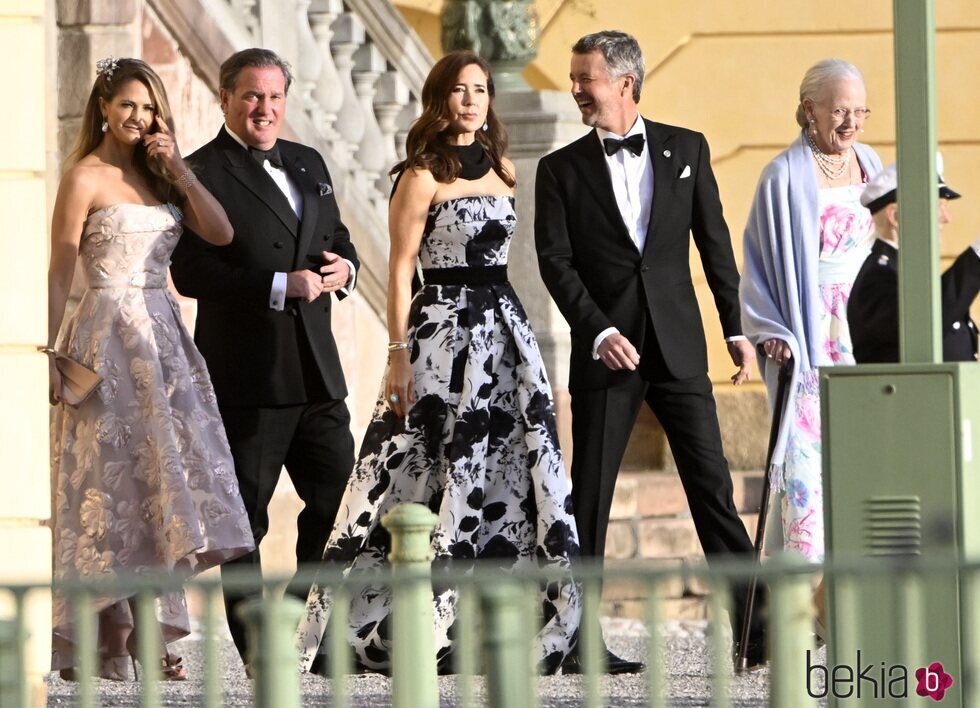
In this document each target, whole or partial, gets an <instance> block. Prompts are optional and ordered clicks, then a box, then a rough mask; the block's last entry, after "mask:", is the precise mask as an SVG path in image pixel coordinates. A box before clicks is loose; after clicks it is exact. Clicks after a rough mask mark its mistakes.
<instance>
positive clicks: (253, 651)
mask: <svg viewBox="0 0 980 708" xmlns="http://www.w3.org/2000/svg"><path fill="white" fill-rule="evenodd" d="M304 612H305V607H304V606H303V603H302V602H300V601H299V600H297V599H296V598H294V597H280V596H279V595H278V594H273V595H271V596H269V597H266V598H264V599H263V598H254V599H252V600H248V601H247V602H245V603H244V604H243V605H242V606H241V607H240V608H239V609H238V614H239V617H241V618H242V620H244V621H245V623H246V624H247V626H248V646H249V653H250V656H249V665H250V666H251V668H252V672H253V676H254V677H255V693H254V695H255V698H254V701H255V703H254V705H255V706H256V708H300V705H301V699H302V696H301V694H300V685H299V652H298V651H297V649H296V645H295V644H294V643H293V635H294V634H295V632H296V624H297V623H298V622H299V618H300V617H301V616H302V614H303V613H304Z"/></svg>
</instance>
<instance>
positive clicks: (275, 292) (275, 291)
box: [269, 273, 286, 312]
mask: <svg viewBox="0 0 980 708" xmlns="http://www.w3.org/2000/svg"><path fill="white" fill-rule="evenodd" d="M285 307H286V274H285V273H276V274H275V275H273V276H272V292H271V293H269V309H271V310H278V311H279V312H282V311H283V309H285Z"/></svg>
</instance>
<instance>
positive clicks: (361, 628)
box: [298, 52, 581, 672]
mask: <svg viewBox="0 0 980 708" xmlns="http://www.w3.org/2000/svg"><path fill="white" fill-rule="evenodd" d="M492 96H493V83H492V79H491V77H490V72H489V68H488V66H487V65H486V63H485V62H484V61H483V60H482V59H480V58H479V57H478V56H477V55H475V54H473V53H472V52H451V53H449V54H447V55H446V56H445V57H443V58H442V59H440V60H439V61H438V62H437V63H436V65H435V66H434V67H433V69H432V71H431V73H430V74H429V77H428V79H427V80H426V83H425V86H424V88H423V90H422V103H423V111H422V116H421V117H420V118H419V119H418V121H417V122H416V123H415V125H414V126H413V127H412V130H411V132H410V133H409V135H408V142H407V154H408V156H409V157H408V159H407V160H406V161H405V162H404V163H402V164H400V165H398V166H397V167H396V168H395V170H393V174H398V175H399V178H398V181H397V183H396V186H395V189H394V194H393V196H392V200H391V207H390V210H389V230H390V233H391V255H390V265H389V268H390V271H389V272H390V277H389V286H388V332H389V335H390V338H391V343H390V344H389V346H388V349H389V352H390V355H389V363H388V370H387V372H386V375H385V379H384V383H383V386H382V393H381V396H380V398H379V400H378V403H377V406H376V408H375V411H374V417H373V418H372V420H371V423H370V425H369V426H368V429H367V432H366V434H365V436H364V442H363V444H362V447H361V451H360V455H359V459H358V462H357V464H356V465H355V468H354V472H353V474H352V475H351V478H350V481H349V483H348V486H347V491H346V493H345V494H344V498H343V501H342V503H341V507H340V511H339V513H338V515H337V522H336V525H335V526H334V529H333V533H332V534H331V536H330V539H329V540H328V541H327V547H326V552H325V555H324V559H325V561H326V562H329V563H336V564H338V565H340V566H341V567H343V568H345V569H346V570H347V571H348V572H349V573H350V574H352V575H356V576H358V577H363V576H364V575H369V574H370V573H371V572H372V570H375V569H377V568H379V567H381V566H382V565H383V564H384V563H385V562H386V560H385V558H386V555H387V553H388V551H389V550H390V548H389V546H390V539H389V537H388V534H387V532H386V531H385V530H384V529H383V528H382V527H381V525H380V524H379V520H380V518H381V517H382V516H383V515H384V514H385V512H386V511H388V510H389V509H391V508H392V507H394V506H395V505H397V504H400V503H403V502H418V503H422V504H425V505H426V506H428V507H429V508H430V509H431V510H432V511H433V512H434V513H435V514H436V516H437V517H438V524H437V526H436V529H435V532H434V534H433V536H432V541H431V543H432V551H433V555H434V557H435V559H436V561H435V562H436V564H439V565H443V566H450V565H451V566H452V567H453V568H454V569H456V570H466V569H467V568H469V567H471V566H472V564H473V562H474V560H481V561H484V562H486V563H492V564H495V565H496V566H497V567H499V568H501V569H502V570H504V571H510V570H512V569H517V568H521V567H552V568H557V569H566V570H567V569H568V567H569V563H570V559H571V558H572V557H573V556H575V555H577V552H578V539H577V534H576V531H575V522H574V519H573V516H572V513H571V508H570V493H569V487H568V482H567V480H566V477H565V467H564V464H563V462H562V456H561V451H560V449H559V447H558V436H557V433H556V427H555V414H554V408H553V405H552V399H551V389H550V387H549V385H548V379H547V377H546V375H545V371H544V366H543V364H542V362H541V356H540V353H539V351H538V346H537V342H536V341H535V339H534V334H533V333H532V332H531V328H530V326H529V324H528V322H527V316H526V314H525V312H524V308H523V307H522V306H521V303H520V301H519V300H518V299H517V295H516V293H515V292H514V289H513V288H512V287H511V285H510V283H509V282H508V281H507V250H508V247H509V244H510V239H511V237H512V236H513V234H514V228H515V224H516V214H515V211H514V197H513V186H514V177H513V175H514V166H513V164H512V163H511V162H510V160H507V159H506V158H504V157H503V152H504V148H505V147H506V134H505V132H504V129H503V127H502V126H501V124H500V123H499V121H498V120H497V119H496V117H495V115H494V113H493V110H492V107H491V99H492ZM419 260H421V263H422V268H423V271H422V272H423V276H424V281H425V284H424V286H423V287H422V288H421V290H420V291H419V292H418V293H417V294H416V295H415V296H414V298H413V297H412V293H411V283H412V276H413V274H414V272H415V264H416V262H417V261H419ZM456 597H457V595H456V591H455V590H454V589H452V588H450V589H443V590H441V591H439V592H438V593H437V594H436V595H435V597H434V617H435V628H434V629H435V641H436V650H437V659H438V666H439V670H440V671H441V672H446V671H450V670H452V650H453V642H452V637H453V636H454V634H455V633H456V631H458V630H457V628H456V627H454V622H455V620H456V613H455V608H456ZM540 602H541V609H542V616H543V626H542V628H541V629H540V631H539V632H538V635H537V644H536V657H537V661H538V663H539V665H540V667H541V669H542V670H543V671H545V672H554V671H556V670H557V669H558V667H559V666H560V665H561V662H562V661H563V660H564V658H565V656H567V654H568V653H569V651H570V649H571V648H572V647H573V646H574V644H575V640H576V637H577V634H578V625H579V617H580V614H581V606H580V597H579V593H578V588H577V586H576V585H575V584H574V582H572V581H571V580H569V579H565V580H560V581H554V582H551V583H550V584H548V586H547V587H543V588H542V589H541V595H540ZM390 611H391V597H390V594H389V593H388V592H387V591H386V590H384V589H379V588H378V587H377V585H373V586H372V587H369V588H366V589H364V590H363V591H361V592H359V593H358V594H356V595H355V596H354V598H353V600H352V603H351V610H350V620H349V624H348V627H347V628H346V635H347V639H348V642H349V643H350V645H351V646H352V647H353V648H354V651H355V653H356V656H357V661H358V663H359V664H360V665H361V667H363V668H366V669H370V670H375V671H386V670H388V669H389V666H390V650H391V636H390V633H389V632H390V624H391V623H390V622H389V621H388V619H389V615H390ZM329 613H330V594H329V592H328V591H327V589H326V588H321V587H318V586H314V588H313V591H312V592H311V594H310V597H309V601H308V603H307V617H306V618H305V619H304V620H303V621H302V622H301V624H300V627H299V633H298V641H299V645H300V649H301V651H302V653H303V667H304V668H307V669H310V668H311V666H312V670H314V671H317V670H319V667H318V665H316V664H314V660H315V659H317V657H318V655H319V656H320V657H321V661H320V662H318V663H319V664H320V665H322V664H323V663H324V662H322V656H323V655H324V654H325V653H326V647H325V646H324V644H326V643H325V642H323V637H324V632H325V629H326V625H327V621H328V618H329Z"/></svg>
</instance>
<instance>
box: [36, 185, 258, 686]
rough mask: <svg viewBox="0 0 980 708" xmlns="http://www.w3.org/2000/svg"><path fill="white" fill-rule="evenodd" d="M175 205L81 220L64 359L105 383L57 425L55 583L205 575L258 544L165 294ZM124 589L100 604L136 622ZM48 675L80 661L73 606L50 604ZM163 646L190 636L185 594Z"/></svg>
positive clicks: (206, 391)
mask: <svg viewBox="0 0 980 708" xmlns="http://www.w3.org/2000/svg"><path fill="white" fill-rule="evenodd" d="M180 219H181V214H180V211H179V210H178V209H177V208H176V207H174V206H172V205H167V204H164V205H159V206H146V205H141V204H116V205H113V206H109V207H105V208H104V209H100V210H98V211H96V212H93V213H92V214H91V215H90V216H89V217H88V219H87V220H86V221H85V228H84V232H83V235H82V238H81V242H80V245H79V254H78V255H79V258H80V260H81V264H82V269H83V271H84V274H85V278H86V283H87V286H88V287H87V289H86V290H85V293H84V295H83V296H82V298H81V301H80V302H79V303H78V306H77V307H76V308H75V310H74V312H73V313H72V314H71V315H70V316H69V317H68V318H67V320H66V322H65V323H64V325H63V327H62V332H61V334H60V336H59V341H58V346H57V348H58V350H59V351H62V352H64V353H66V354H68V355H69V356H70V357H72V358H73V359H75V360H77V361H80V362H82V363H83V364H85V365H87V366H89V367H90V368H93V369H95V370H96V371H98V372H99V374H101V375H102V377H103V381H102V384H101V385H100V386H99V388H98V390H97V391H96V392H95V393H94V394H93V395H92V397H91V398H89V399H88V400H87V401H85V402H84V403H83V404H82V405H80V406H79V407H78V408H72V407H70V406H68V405H64V404H62V405H58V406H57V407H56V408H55V411H54V415H53V419H52V425H51V437H52V440H51V452H52V459H51V475H52V479H51V489H52V494H53V504H52V507H53V508H52V522H53V534H54V560H53V565H54V579H55V580H56V581H59V580H69V579H100V578H112V577H114V576H116V575H120V576H121V575H124V574H135V573H140V572H147V571H153V572H160V571H173V572H177V573H180V574H182V575H189V574H192V573H197V572H200V571H202V570H204V569H206V568H209V567H212V566H214V565H217V564H219V563H222V562H224V561H226V560H229V559H231V558H234V557H237V556H239V555H242V554H244V553H247V552H249V551H250V550H252V548H253V547H254V543H253V539H252V532H251V529H250V527H249V523H248V518H247V516H246V514H245V508H244V506H243V504H242V500H241V496H240V494H239V491H238V481H237V479H236V477H235V469H234V465H233V463H232V458H231V452H230V451H229V449H228V441H227V439H226V437H225V432H224V428H223V427H222V424H221V418H220V416H219V414H218V408H217V404H216V400H215V395H214V391H213V389H212V387H211V379H210V377H209V376H208V370H207V368H206V367H205V364H204V359H203V358H202V357H201V355H200V353H199V352H198V350H197V348H196V347H195V346H194V341H193V339H192V338H191V336H190V334H189V333H188V332H187V330H186V329H185V328H184V325H183V324H182V322H181V319H180V311H179V309H178V306H177V303H176V301H175V300H174V298H173V296H172V295H171V294H170V291H169V290H168V288H167V268H168V266H169V264H170V254H171V252H172V251H173V249H174V246H176V245H177V240H178V239H179V238H180V234H181V231H182V228H181V225H180ZM125 597H126V593H118V594H115V595H113V596H109V597H100V598H97V600H96V607H95V609H96V610H99V611H102V612H103V615H102V618H101V620H102V624H103V630H105V629H106V627H105V623H106V622H107V621H108V622H109V623H110V624H129V625H132V617H131V615H130V612H129V609H128V606H127V603H126V602H120V601H121V600H124V599H125ZM53 613H54V617H53V620H54V638H53V639H54V641H53V656H52V668H54V669H60V668H65V667H69V666H71V665H72V664H73V661H74V634H75V631H74V618H73V613H72V611H71V607H70V603H69V602H68V600H67V598H66V597H64V596H63V595H61V594H56V595H55V597H54V604H53ZM157 615H158V619H159V620H160V623H161V627H162V630H163V634H164V638H165V639H166V640H167V641H172V640H174V639H177V638H179V637H181V636H184V635H186V634H188V632H189V631H190V627H189V622H188V617H187V607H186V603H185V601H184V595H183V593H182V592H177V593H171V594H169V595H166V596H164V597H161V598H160V599H159V601H158V603H157Z"/></svg>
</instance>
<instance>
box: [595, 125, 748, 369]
mask: <svg viewBox="0 0 980 708" xmlns="http://www.w3.org/2000/svg"><path fill="white" fill-rule="evenodd" d="M631 135H642V136H643V139H644V144H643V150H642V152H640V154H639V155H634V154H633V152H632V151H631V150H629V149H627V148H625V147H624V148H622V149H621V150H618V151H617V152H616V154H614V155H606V154H605V144H604V143H603V140H605V139H606V138H615V139H617V140H622V139H624V138H628V137H629V136H631ZM596 137H597V138H598V139H599V144H600V145H601V146H602V148H603V155H605V158H606V167H607V169H608V170H609V177H610V178H611V179H612V187H613V194H614V195H615V196H616V206H617V207H619V213H620V215H621V216H622V217H623V223H624V224H626V230H627V231H628V232H629V235H630V238H631V239H632V240H633V243H634V244H636V250H637V251H639V252H640V253H643V247H644V246H645V245H646V240H647V227H648V226H649V225H650V211H651V210H652V209H653V190H654V183H653V161H652V160H651V159H650V145H649V141H647V135H646V124H645V123H644V122H643V117H642V116H640V115H637V116H636V120H635V121H634V122H633V126H632V127H631V128H630V129H629V130H628V131H627V132H626V135H616V134H615V133H610V132H609V131H608V130H603V129H602V128H598V127H597V128H596ZM618 332H619V330H618V329H617V328H615V327H609V328H607V329H604V330H602V331H601V332H599V334H598V335H597V336H596V338H595V339H594V340H593V342H592V358H593V359H598V358H599V345H600V344H602V342H603V340H604V339H605V338H606V337H608V336H609V335H610V334H613V333H618ZM738 339H745V337H743V336H741V335H738V336H735V337H728V338H726V339H725V341H726V342H734V341H736V340H738Z"/></svg>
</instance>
